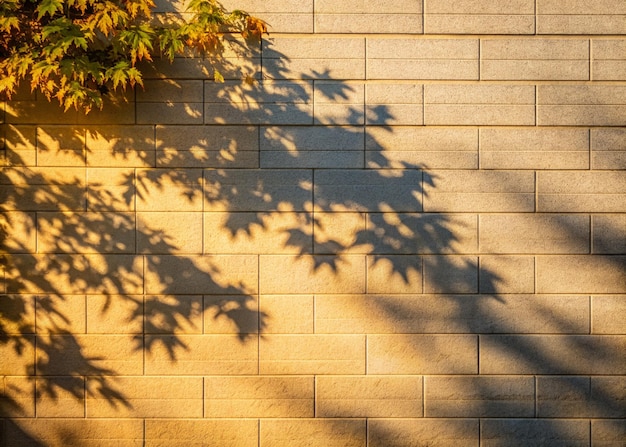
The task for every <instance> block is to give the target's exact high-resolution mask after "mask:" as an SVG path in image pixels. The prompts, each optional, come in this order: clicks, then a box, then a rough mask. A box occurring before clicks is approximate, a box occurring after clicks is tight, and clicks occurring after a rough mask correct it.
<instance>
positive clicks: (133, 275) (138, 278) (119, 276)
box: [74, 254, 144, 295]
mask: <svg viewBox="0 0 626 447" xmlns="http://www.w3.org/2000/svg"><path fill="white" fill-rule="evenodd" d="M84 263H85V265H86V266H87V268H88V270H86V271H83V272H81V274H80V275H77V276H79V278H77V279H76V280H75V281H74V282H75V284H76V285H77V286H79V287H80V288H81V289H83V290H84V291H85V292H86V293H93V294H107V295H119V294H138V293H143V289H144V287H143V286H144V262H143V257H142V256H136V255H125V254H121V255H117V254H112V255H109V254H102V255H93V254H88V255H85V256H84Z"/></svg>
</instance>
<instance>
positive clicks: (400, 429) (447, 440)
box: [367, 418, 479, 447]
mask: <svg viewBox="0 0 626 447" xmlns="http://www.w3.org/2000/svg"><path fill="white" fill-rule="evenodd" d="M367 433H368V439H369V441H370V443H369V444H368V445H369V446H371V447H388V446H394V447H420V446H423V445H424V443H426V444H431V445H433V446H437V447H473V446H476V445H478V442H479V441H478V439H479V437H478V419H460V418H454V419H443V418H437V419H397V418H394V419H370V420H368V424H367Z"/></svg>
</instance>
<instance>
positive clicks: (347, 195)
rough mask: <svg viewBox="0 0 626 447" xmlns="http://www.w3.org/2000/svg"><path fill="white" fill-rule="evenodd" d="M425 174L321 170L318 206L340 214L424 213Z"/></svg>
mask: <svg viewBox="0 0 626 447" xmlns="http://www.w3.org/2000/svg"><path fill="white" fill-rule="evenodd" d="M421 191H422V172H421V171H418V170H414V169H407V170H360V169H359V170H342V169H335V170H319V171H316V173H315V190H314V194H313V197H314V200H315V205H317V206H319V207H321V208H322V209H327V210H332V211H335V212H338V211H372V212H377V211H386V212H416V211H422V204H421V203H420V199H421V197H420V196H421Z"/></svg>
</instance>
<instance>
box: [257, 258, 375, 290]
mask: <svg viewBox="0 0 626 447" xmlns="http://www.w3.org/2000/svg"><path fill="white" fill-rule="evenodd" d="M259 264H260V265H259V274H260V279H259V290H260V293H263V294H285V293H307V294H310V293H364V292H365V269H366V265H365V256H363V255H343V256H341V257H339V256H333V255H315V256H301V257H293V256H287V255H285V256H281V255H261V256H260V259H259ZM276 272H281V274H280V275H277V274H276Z"/></svg>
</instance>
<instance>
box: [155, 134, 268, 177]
mask: <svg viewBox="0 0 626 447" xmlns="http://www.w3.org/2000/svg"><path fill="white" fill-rule="evenodd" d="M156 141H157V146H156V147H157V149H156V163H157V166H159V167H163V168H187V167H191V168H201V167H207V168H208V167H220V168H257V167H258V163H259V161H258V150H259V132H258V129H257V128H255V127H247V126H182V127H181V126H157V128H156Z"/></svg>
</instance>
